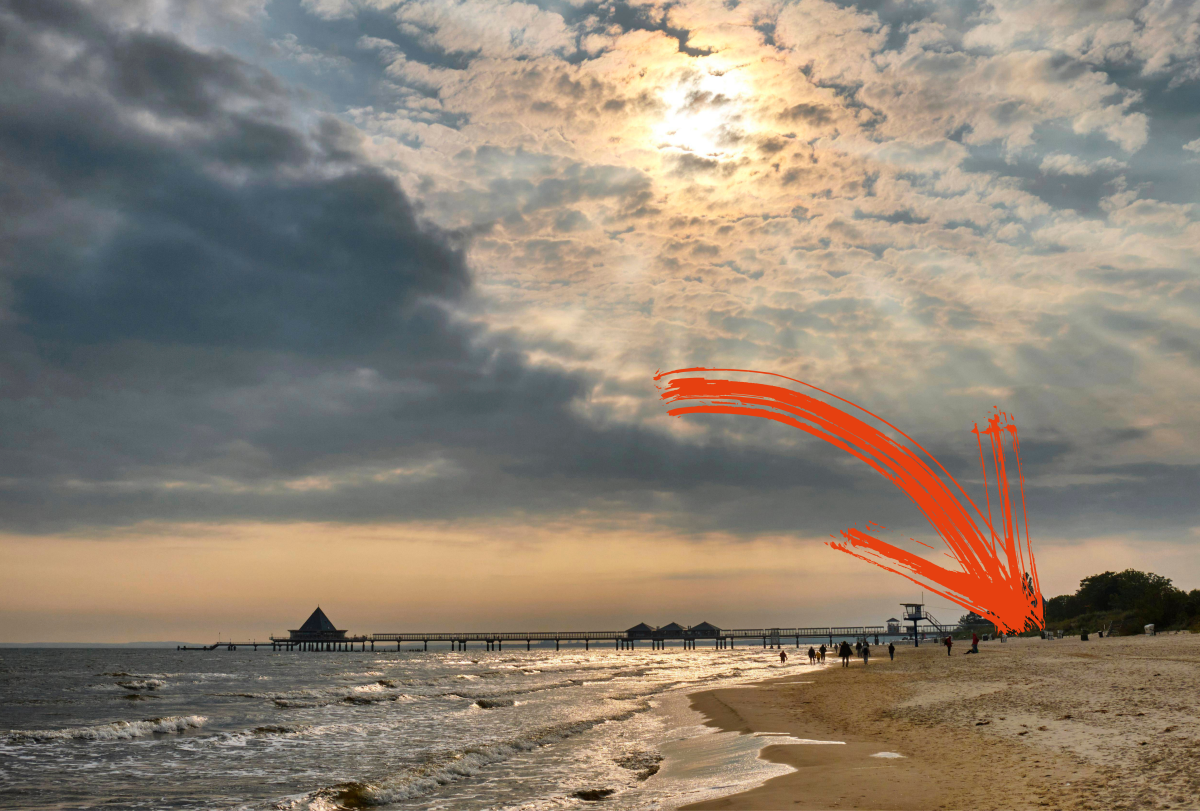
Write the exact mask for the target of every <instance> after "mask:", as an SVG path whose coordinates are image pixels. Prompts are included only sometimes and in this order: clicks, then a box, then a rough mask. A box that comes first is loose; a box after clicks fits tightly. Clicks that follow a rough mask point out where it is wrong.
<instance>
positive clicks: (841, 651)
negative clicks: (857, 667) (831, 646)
mask: <svg viewBox="0 0 1200 811" xmlns="http://www.w3.org/2000/svg"><path fill="white" fill-rule="evenodd" d="M838 656H841V657H842V667H850V643H849V642H847V641H846V640H844V639H843V640H842V646H841V647H840V648H838Z"/></svg>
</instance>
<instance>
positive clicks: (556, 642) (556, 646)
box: [554, 639, 558, 650]
mask: <svg viewBox="0 0 1200 811" xmlns="http://www.w3.org/2000/svg"><path fill="white" fill-rule="evenodd" d="M554 649H555V650H558V640H557V639H556V640H554Z"/></svg>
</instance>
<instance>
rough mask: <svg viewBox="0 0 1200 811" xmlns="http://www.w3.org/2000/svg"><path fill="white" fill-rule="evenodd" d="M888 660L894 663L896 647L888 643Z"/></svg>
mask: <svg viewBox="0 0 1200 811" xmlns="http://www.w3.org/2000/svg"><path fill="white" fill-rule="evenodd" d="M888 658H889V659H891V660H892V661H893V662H894V661H896V646H895V645H894V644H892V643H891V642H889V643H888Z"/></svg>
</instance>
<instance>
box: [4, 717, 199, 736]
mask: <svg viewBox="0 0 1200 811" xmlns="http://www.w3.org/2000/svg"><path fill="white" fill-rule="evenodd" d="M207 720H208V719H207V718H206V717H205V716H203V715H182V716H180V715H173V716H170V717H167V718H147V719H146V720H144V721H114V722H112V723H111V724H98V725H96V726H87V727H68V728H66V729H14V730H10V731H9V733H8V740H9V741H10V742H11V743H44V742H48V741H70V740H76V741H127V740H132V739H133V738H142V737H145V736H146V735H152V734H154V733H155V732H168V733H169V732H183V731H184V730H185V729H198V728H200V727H202V726H204V722H205V721H207Z"/></svg>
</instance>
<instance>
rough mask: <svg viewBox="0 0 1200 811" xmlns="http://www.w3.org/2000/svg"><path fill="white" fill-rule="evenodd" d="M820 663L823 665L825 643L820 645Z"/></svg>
mask: <svg viewBox="0 0 1200 811" xmlns="http://www.w3.org/2000/svg"><path fill="white" fill-rule="evenodd" d="M821 663H822V664H824V663H825V643H824V642H822V643H821Z"/></svg>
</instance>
